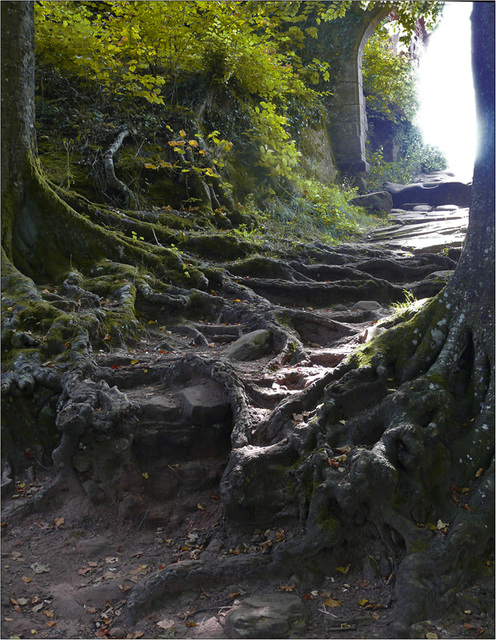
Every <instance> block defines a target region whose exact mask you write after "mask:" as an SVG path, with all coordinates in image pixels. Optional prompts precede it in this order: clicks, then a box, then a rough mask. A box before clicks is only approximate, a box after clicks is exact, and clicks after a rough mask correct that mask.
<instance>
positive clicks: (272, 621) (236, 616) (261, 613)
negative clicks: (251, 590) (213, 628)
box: [225, 593, 308, 638]
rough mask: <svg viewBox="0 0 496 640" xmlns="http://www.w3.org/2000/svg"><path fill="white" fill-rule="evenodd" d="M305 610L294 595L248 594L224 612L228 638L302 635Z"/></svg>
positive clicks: (305, 619) (303, 635) (303, 634)
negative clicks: (248, 595)
mask: <svg viewBox="0 0 496 640" xmlns="http://www.w3.org/2000/svg"><path fill="white" fill-rule="evenodd" d="M307 617H308V613H307V610H306V608H305V606H304V604H303V603H302V601H301V600H300V598H298V597H297V596H295V595H293V594H290V593H288V594H276V595H269V596H266V597H264V598H258V597H251V598H246V599H244V600H243V601H242V602H241V604H240V605H239V606H237V607H234V608H233V609H231V610H230V611H229V612H228V614H227V615H226V619H225V631H226V635H227V637H228V638H304V637H306V630H307V625H306V621H307Z"/></svg>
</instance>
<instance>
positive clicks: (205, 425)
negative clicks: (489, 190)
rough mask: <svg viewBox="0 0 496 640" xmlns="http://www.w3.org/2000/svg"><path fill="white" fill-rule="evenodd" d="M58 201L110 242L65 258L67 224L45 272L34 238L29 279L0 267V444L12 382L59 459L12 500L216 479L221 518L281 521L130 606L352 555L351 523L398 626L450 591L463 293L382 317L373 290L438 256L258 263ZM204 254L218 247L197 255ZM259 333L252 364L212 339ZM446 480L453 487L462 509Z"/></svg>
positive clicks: (479, 524) (477, 339)
mask: <svg viewBox="0 0 496 640" xmlns="http://www.w3.org/2000/svg"><path fill="white" fill-rule="evenodd" d="M56 202H57V207H58V209H56V213H55V215H56V216H57V215H58V216H60V217H61V218H62V219H64V220H66V222H64V224H65V225H66V226H67V225H68V224H69V222H68V220H69V219H70V218H71V216H73V215H76V218H75V220H77V225H78V229H79V231H78V233H79V234H81V237H83V236H86V237H87V242H89V243H91V245H93V244H95V246H98V247H102V246H103V247H104V248H105V250H104V251H103V252H102V251H100V250H99V249H98V250H97V249H96V248H95V252H96V254H97V256H99V259H97V260H96V261H92V262H91V263H88V262H87V260H86V259H85V257H84V256H85V255H86V253H87V254H88V255H90V253H92V252H93V248H91V249H89V248H87V249H86V250H85V251H86V253H85V252H82V253H81V255H82V260H81V262H80V263H79V264H71V260H72V259H71V256H72V255H79V247H80V245H81V239H80V237H76V236H75V235H74V233H73V231H71V233H70V234H69V237H68V242H67V247H66V248H64V250H63V251H61V247H60V246H58V247H57V251H59V252H60V253H61V263H62V264H63V265H64V266H63V267H62V268H60V266H58V267H57V269H56V268H55V262H54V260H53V255H52V254H51V255H52V257H51V258H50V261H47V263H46V266H45V268H44V269H43V271H42V272H41V275H38V276H36V275H35V274H34V273H33V268H32V267H29V268H27V271H28V272H30V273H31V275H32V276H33V277H32V278H28V277H26V276H22V275H21V274H20V273H19V272H18V271H17V270H16V269H15V268H14V267H13V266H12V264H11V263H10V262H9V261H8V260H7V261H6V268H5V269H4V276H5V283H6V285H7V286H6V287H5V289H4V291H5V298H6V302H7V303H8V304H9V305H10V306H9V307H8V309H10V307H12V308H11V310H10V311H9V310H8V311H7V316H6V318H7V320H6V322H5V324H4V340H5V341H6V344H8V346H9V352H10V353H11V356H12V357H11V359H10V360H9V371H7V372H6V374H5V376H4V379H3V394H4V399H5V401H6V404H5V406H6V407H8V411H7V416H6V426H7V434H8V438H7V444H8V448H7V451H8V454H7V456H6V457H7V458H8V461H9V464H10V466H11V467H12V469H13V473H17V472H18V471H19V470H20V469H22V468H23V465H24V466H25V462H24V461H23V459H22V451H23V448H24V447H25V446H26V445H24V442H27V441H28V438H29V435H28V434H27V435H22V437H20V436H19V435H14V434H15V429H14V425H15V423H16V422H15V421H16V419H17V418H16V416H18V407H19V406H20V405H19V404H18V403H17V400H16V398H22V407H23V409H22V411H24V412H28V413H29V412H31V414H35V415H39V416H42V415H45V414H46V416H48V417H47V418H46V425H47V433H43V432H42V433H41V434H39V441H38V442H39V445H40V446H41V447H45V449H49V450H50V451H51V450H53V449H54V451H53V461H54V463H55V466H56V471H57V480H56V482H55V483H54V485H52V486H51V487H49V488H48V489H47V491H46V492H45V494H44V495H42V496H40V497H39V498H38V499H37V500H34V499H33V500H32V501H31V502H29V501H26V502H25V503H24V504H25V505H26V506H25V507H24V511H23V513H24V512H26V511H30V510H36V509H39V508H43V504H46V501H48V500H50V499H51V498H54V497H55V498H58V499H60V498H61V497H62V496H64V495H66V496H67V495H72V496H76V495H77V496H78V497H79V498H78V499H80V500H81V503H82V504H83V503H84V504H87V505H98V504H101V503H106V504H107V505H112V508H113V509H114V510H115V513H116V515H117V516H118V517H120V518H124V519H135V520H139V521H141V520H142V519H143V517H145V518H146V517H147V514H149V513H150V510H151V511H152V513H153V518H155V520H156V521H160V522H161V521H162V520H161V518H162V519H164V518H165V517H166V510H164V508H165V506H164V502H166V500H167V496H170V495H171V494H172V493H173V492H174V491H175V490H176V489H177V487H181V486H191V484H192V483H195V482H196V483H198V482H199V483H202V486H212V483H219V482H220V487H221V497H222V501H223V506H224V509H225V514H226V516H227V518H228V521H229V522H231V523H238V524H239V525H241V526H250V527H253V526H257V525H258V526H264V527H266V526H268V525H270V524H278V523H281V522H283V523H285V527H286V529H287V530H288V531H291V533H292V535H291V537H290V539H288V540H286V541H284V542H282V543H281V544H279V545H277V548H275V549H274V550H273V552H272V553H269V554H264V555H261V556H257V555H253V554H251V555H248V556H246V558H244V557H238V556H235V557H233V558H230V557H228V558H223V559H222V561H221V562H218V563H215V562H210V561H208V562H207V561H205V562H198V563H192V564H188V563H186V564H181V565H177V566H176V567H171V568H166V569H164V570H163V571H161V572H159V573H158V574H154V576H153V577H150V578H149V579H147V581H146V582H144V583H142V584H140V585H138V586H137V587H136V588H135V590H134V591H133V593H132V594H131V597H130V599H129V615H130V616H131V617H134V618H137V617H138V616H139V615H141V612H142V611H143V610H144V609H143V608H144V607H146V606H151V605H152V601H154V600H159V599H160V598H161V597H162V596H163V595H164V594H166V593H169V592H173V591H176V590H178V589H183V588H185V585H186V584H191V585H193V584H197V583H198V584H200V583H202V584H203V583H204V581H205V580H207V579H209V580H215V581H221V580H223V579H225V580H227V581H229V580H232V579H233V577H234V576H235V575H237V574H240V575H241V574H242V575H245V574H246V572H247V571H248V570H250V571H253V572H254V573H255V574H257V575H262V574H263V572H264V571H266V570H267V568H268V567H269V566H270V570H271V571H281V572H284V571H285V570H289V569H290V568H293V569H294V570H298V568H301V567H304V566H315V565H316V564H323V565H328V566H331V564H332V562H333V558H335V557H336V554H338V553H342V552H343V550H344V549H347V550H348V551H346V553H347V557H348V558H349V560H350V561H352V562H354V563H356V562H362V561H363V559H364V558H365V557H366V555H367V543H366V541H364V540H362V538H361V536H360V532H361V531H364V532H365V531H366V532H367V535H371V532H375V533H373V534H372V535H373V536H375V538H376V540H377V544H380V545H382V548H383V549H384V554H385V556H387V557H388V558H390V565H391V569H390V572H391V575H392V576H394V579H395V580H396V592H397V596H398V598H399V602H400V606H399V608H398V610H401V611H402V614H401V615H402V616H403V621H404V622H405V623H408V624H409V623H411V622H412V621H414V620H415V619H418V618H419V617H422V616H426V615H430V612H431V611H432V610H433V609H432V607H434V606H445V605H446V606H447V605H449V603H450V602H452V601H453V593H454V591H453V590H454V589H455V590H456V586H457V584H460V583H461V581H462V577H463V579H469V577H470V575H471V571H472V570H473V568H474V566H475V565H476V564H477V562H476V560H475V558H476V557H478V556H479V555H480V553H482V552H483V550H484V549H485V548H486V547H487V545H488V542H489V538H490V535H491V532H490V530H489V529H490V526H489V524H488V523H489V521H490V520H489V518H490V517H491V516H490V515H489V511H490V503H491V498H490V496H491V495H492V491H493V483H492V480H491V477H492V476H491V474H492V471H491V469H492V467H491V464H492V455H493V454H492V451H493V446H494V442H493V431H492V415H491V408H490V407H491V406H492V399H493V398H494V378H493V371H492V365H491V363H492V356H491V355H490V354H489V353H488V352H487V348H486V347H485V342H484V336H483V335H479V334H478V332H477V326H476V323H473V322H472V315H471V313H472V312H471V309H474V308H475V307H474V306H472V307H471V306H470V305H467V302H466V300H463V299H461V298H456V297H455V296H453V294H452V293H448V294H446V293H444V294H443V293H441V294H439V295H438V296H437V298H436V299H435V300H433V301H431V302H430V303H428V304H426V305H424V306H422V305H420V304H418V305H416V306H415V305H413V306H412V307H411V308H410V309H407V310H405V311H404V312H403V313H397V314H396V315H394V316H391V310H387V309H386V308H385V307H384V306H383V305H388V304H389V303H390V302H392V301H400V300H402V299H403V297H404V292H403V290H404V289H407V290H409V291H412V292H417V293H419V292H427V293H426V295H433V294H434V293H437V292H439V291H440V290H441V288H442V287H443V286H444V284H445V281H446V280H445V279H443V277H437V276H436V277H434V278H432V279H429V275H430V274H433V273H436V272H438V271H439V269H442V270H449V271H450V270H451V268H452V267H453V266H454V265H453V263H452V261H451V260H449V259H448V258H444V257H436V256H417V257H415V258H401V257H398V256H397V255H394V254H392V253H391V252H381V251H379V250H377V249H373V248H371V247H370V246H364V247H361V248H359V249H355V248H353V247H348V248H344V247H343V248H339V249H337V250H330V249H329V248H327V247H325V246H323V245H319V244H317V243H316V244H315V245H313V246H311V247H301V248H300V250H299V251H294V252H292V253H289V252H288V255H285V256H280V257H279V258H278V259H277V260H275V259H272V258H268V257H262V256H259V255H251V256H250V255H248V254H249V252H250V251H251V252H253V251H255V250H258V249H259V247H253V246H251V245H250V244H249V243H244V242H243V241H240V240H239V239H238V238H235V237H232V236H231V237H229V236H223V235H221V234H218V233H217V232H216V231H215V230H211V231H209V232H206V231H203V232H202V233H197V232H185V231H180V232H179V231H177V230H173V231H170V230H169V229H166V228H165V227H164V225H163V224H161V221H160V218H156V217H154V216H152V215H150V216H145V215H144V214H143V216H141V217H140V216H139V215H138V214H131V212H126V213H125V214H120V213H118V212H116V211H103V210H98V209H96V208H94V207H93V206H90V205H87V206H86V209H85V211H86V213H85V215H86V216H87V217H84V216H81V215H80V214H73V210H72V209H71V207H70V206H69V204H67V202H71V203H72V204H78V205H79V204H81V203H80V202H79V201H77V202H73V200H71V198H70V196H67V199H65V198H64V199H62V198H58V197H57V198H56ZM83 205H84V203H83ZM145 218H146V219H145ZM104 220H105V221H106V222H104ZM33 224H34V222H33ZM103 224H107V225H108V226H109V227H111V229H110V230H108V229H107V228H105V227H104V226H103ZM171 240H173V241H174V246H171V247H170V248H169V247H168V245H169V244H170V243H171ZM111 241H112V242H111ZM176 242H177V244H176ZM99 251H100V252H99ZM219 251H220V252H222V253H223V254H224V255H226V256H227V258H228V259H230V262H228V263H224V264H218V263H212V262H210V261H209V259H208V257H209V256H210V255H217V254H218V253H219ZM247 255H248V257H247ZM364 256H365V257H364ZM310 260H312V262H310ZM28 262H29V260H28ZM388 267H391V269H392V273H393V276H392V278H391V279H390V280H387V279H385V278H384V276H385V275H386V274H387V273H388ZM57 273H60V274H63V275H62V277H59V276H57V275H56V274H57ZM52 276H53V277H52ZM422 278H423V280H422ZM327 280H330V282H327ZM364 301H365V302H364ZM354 303H358V304H355V305H354ZM381 303H382V304H381ZM471 304H475V303H471ZM448 305H449V306H448ZM329 307H332V308H331V309H330V308H329ZM336 307H337V308H336ZM418 309H421V310H420V311H419V312H418V313H416V311H418ZM19 312H21V313H19ZM388 316H390V317H388ZM473 317H475V315H474V316H473ZM377 321H381V322H380V325H381V326H380V327H379V329H377V327H373V326H372V325H373V324H374V323H376V322H377ZM388 327H390V328H389V330H388V331H386V332H385V333H381V332H382V331H384V330H385V329H387V328H388ZM257 330H265V331H267V332H268V333H269V334H270V336H271V340H272V352H271V354H270V355H269V356H264V358H262V357H261V356H260V355H259V356H258V358H259V359H260V360H261V362H262V364H261V365H260V366H258V369H255V368H254V367H253V366H251V365H250V364H249V363H247V362H245V361H243V360H241V361H238V360H236V359H230V357H228V356H227V355H225V354H224V349H225V346H226V344H227V343H228V342H232V341H235V340H237V339H238V338H239V337H241V336H243V335H247V334H250V332H253V331H257ZM374 332H375V333H376V334H377V335H378V337H377V338H375V339H374V340H372V341H369V338H370V336H371V335H372V334H373V333H374ZM362 343H365V344H363V346H362V347H360V345H361V344H362ZM359 347H360V348H359ZM212 348H213V349H214V351H210V350H211V349H212ZM357 348H358V350H357ZM130 350H132V351H133V352H134V353H135V354H136V355H135V356H134V357H133V355H132V354H131V353H130ZM354 350H356V351H355V354H354V355H353V356H351V358H349V359H348V360H345V361H343V360H344V359H345V358H346V356H348V355H349V354H350V353H352V352H353V351H354ZM227 353H228V352H227V351H226V354H227ZM114 385H117V386H114ZM202 386H203V387H204V388H205V389H208V393H210V394H211V398H212V408H211V409H208V408H207V413H206V414H204V415H203V417H195V418H194V419H193V417H192V416H193V415H195V416H196V414H193V411H196V409H194V408H191V407H190V408H188V406H189V405H188V402H189V400H188V398H189V397H193V396H194V393H196V392H197V388H198V387H202ZM144 389H146V390H147V391H146V394H144V393H143V390H144ZM185 394H186V395H185ZM188 394H189V395H188ZM192 394H193V395H192ZM147 398H148V399H147ZM481 405H482V409H481ZM16 410H17V413H16ZM188 411H189V412H190V413H188ZM209 411H210V412H211V413H209ZM198 415H200V414H198ZM195 421H196V422H195ZM50 424H51V425H52V427H51V433H50V434H49V433H48V432H49V428H48V426H49V425H50ZM54 426H56V427H57V429H58V430H59V432H60V436H61V438H60V440H59V441H58V442H57V441H56V436H54V433H55V429H54V428H53V427H54ZM185 447H186V448H188V450H189V451H190V452H195V456H197V459H196V460H195V461H194V465H196V466H194V465H193V467H191V469H190V470H189V473H190V475H189V476H188V474H185V476H184V478H181V477H180V476H178V474H176V473H175V468H174V466H173V465H175V464H176V461H177V460H183V459H184V451H185ZM16 452H17V453H16ZM19 452H21V453H19ZM47 453H48V451H47ZM458 460H462V462H460V463H458V462H457V461H458ZM151 465H153V468H154V469H155V471H156V473H155V474H151V475H152V476H153V477H152V478H151V479H150V481H149V482H145V481H144V477H145V476H146V477H148V476H149V475H150V474H149V469H150V466H151ZM221 476H222V479H221ZM188 483H189V485H188ZM452 487H455V488H456V487H457V488H461V487H462V488H464V489H465V488H467V489H468V490H469V491H468V492H466V493H464V494H463V495H464V496H466V497H468V500H467V502H466V503H463V504H461V503H460V504H459V503H457V502H455V501H454V499H453V495H455V496H457V495H458V494H457V493H456V491H455V489H452ZM453 492H455V494H453ZM465 504H466V508H465ZM470 510H471V511H470ZM143 514H145V515H143ZM20 515H21V514H20V513H17V514H16V513H14V511H13V512H12V514H11V517H20ZM439 523H441V524H443V525H445V526H443V527H441V526H440V525H439ZM352 548H353V549H354V552H353V553H350V551H349V550H350V549H352ZM450 562H451V563H452V564H451V565H450ZM391 579H392V578H391Z"/></svg>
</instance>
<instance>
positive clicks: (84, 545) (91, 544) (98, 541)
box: [77, 536, 110, 556]
mask: <svg viewBox="0 0 496 640" xmlns="http://www.w3.org/2000/svg"><path fill="white" fill-rule="evenodd" d="M109 545H110V540H109V538H106V537H105V536H95V537H94V538H89V539H87V540H81V541H80V542H78V544H77V549H78V551H81V552H82V553H84V554H85V555H87V556H95V555H98V554H99V553H101V552H102V551H103V550H107V549H108V547H109Z"/></svg>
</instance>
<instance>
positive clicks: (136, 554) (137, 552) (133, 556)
mask: <svg viewBox="0 0 496 640" xmlns="http://www.w3.org/2000/svg"><path fill="white" fill-rule="evenodd" d="M142 555H143V551H136V553H133V555H132V556H131V558H139V557H140V556H142Z"/></svg>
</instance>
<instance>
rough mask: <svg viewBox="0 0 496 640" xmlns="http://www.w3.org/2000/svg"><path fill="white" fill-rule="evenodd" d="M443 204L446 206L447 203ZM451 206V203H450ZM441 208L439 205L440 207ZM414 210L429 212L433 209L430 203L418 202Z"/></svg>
mask: <svg viewBox="0 0 496 640" xmlns="http://www.w3.org/2000/svg"><path fill="white" fill-rule="evenodd" d="M442 206H446V205H442ZM449 206H451V205H449ZM438 209H439V207H438ZM412 211H418V212H420V213H429V212H430V211H432V207H431V206H430V205H428V204H416V205H415V206H414V207H413V209H412Z"/></svg>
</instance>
